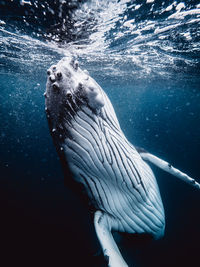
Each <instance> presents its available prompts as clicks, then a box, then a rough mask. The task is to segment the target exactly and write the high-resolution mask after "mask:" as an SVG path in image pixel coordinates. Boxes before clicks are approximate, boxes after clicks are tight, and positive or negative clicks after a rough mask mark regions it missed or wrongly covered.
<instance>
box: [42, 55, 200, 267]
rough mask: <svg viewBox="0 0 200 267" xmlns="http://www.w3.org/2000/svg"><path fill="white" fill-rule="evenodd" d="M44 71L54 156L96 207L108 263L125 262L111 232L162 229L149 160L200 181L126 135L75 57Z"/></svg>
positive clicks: (120, 266)
mask: <svg viewBox="0 0 200 267" xmlns="http://www.w3.org/2000/svg"><path fill="white" fill-rule="evenodd" d="M47 75H48V78H47V83H46V91H45V93H44V95H45V110H46V114H47V119H48V124H49V129H50V132H51V135H52V138H53V142H54V144H55V146H56V150H57V152H58V155H59V156H60V158H62V161H63V165H64V168H65V167H66V168H69V169H70V171H71V173H72V175H73V179H74V180H75V181H76V182H77V183H80V184H82V185H83V187H84V189H85V191H86V192H87V194H88V197H89V199H90V201H91V203H92V205H93V207H94V209H95V213H94V226H95V230H96V234H97V237H98V240H99V242H100V245H101V247H102V251H103V254H104V256H105V258H106V260H107V261H108V266H110V267H125V266H128V265H127V263H126V262H125V260H124V259H123V257H122V255H121V253H120V251H119V249H118V247H117V244H116V243H115V240H114V238H113V236H112V231H119V232H127V233H130V234H134V233H137V234H140V233H141V234H142V233H148V234H150V235H152V236H153V237H154V238H155V239H158V238H160V237H162V236H163V234H164V230H165V215H164V208H163V204H162V200H161V196H160V192H159V188H158V185H157V182H156V179H155V176H154V174H153V172H152V170H151V168H150V166H149V165H148V162H151V163H153V164H155V165H157V166H158V167H160V168H161V169H163V170H164V171H167V172H169V173H171V174H172V175H175V176H177V177H178V178H180V179H182V180H184V181H185V182H188V183H189V184H191V185H192V186H194V187H196V188H198V189H199V188H200V185H199V184H198V183H197V182H196V181H195V180H194V179H192V178H191V177H189V176H188V175H186V174H184V173H183V172H181V171H179V170H178V169H176V168H174V167H173V166H172V165H171V164H169V163H168V162H166V161H164V160H161V159H160V158H158V157H156V156H154V155H152V154H150V153H148V152H146V151H145V150H143V149H138V148H135V147H134V146H133V145H132V144H131V143H130V142H129V141H128V140H127V138H126V137H125V135H124V133H123V131H122V130H121V128H120V125H119V122H118V119H117V116H116V114H115V111H114V108H113V106H112V104H111V102H110V100H109V98H108V96H107V95H106V93H105V92H104V91H103V89H102V88H101V87H100V85H98V84H97V83H96V82H95V80H94V79H93V78H92V77H91V76H90V75H89V74H88V72H87V71H85V70H82V69H81V68H80V67H79V63H78V61H77V60H75V59H73V58H70V57H66V58H63V59H61V60H60V61H59V62H58V63H57V64H56V65H53V66H51V67H50V68H49V69H48V71H47Z"/></svg>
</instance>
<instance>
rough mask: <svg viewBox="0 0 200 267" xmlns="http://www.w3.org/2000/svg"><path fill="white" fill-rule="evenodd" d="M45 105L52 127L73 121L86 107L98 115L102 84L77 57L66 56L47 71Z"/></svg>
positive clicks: (101, 98) (102, 100)
mask: <svg viewBox="0 0 200 267" xmlns="http://www.w3.org/2000/svg"><path fill="white" fill-rule="evenodd" d="M47 76H48V77H47V83H46V91H45V93H44V95H45V106H46V108H45V109H46V112H47V117H48V120H49V121H50V128H52V129H51V130H52V131H55V130H56V128H58V127H59V126H60V125H61V124H62V123H63V121H66V122H68V123H70V121H71V120H73V118H74V116H75V115H76V113H77V112H78V111H79V110H80V109H81V108H84V107H87V108H89V109H90V110H91V111H92V113H93V114H95V115H97V114H98V113H99V112H100V110H101V108H102V107H103V106H104V99H103V95H102V89H101V87H100V86H99V85H98V84H97V83H96V82H95V80H94V79H93V78H91V77H90V75H89V73H88V72H87V71H84V70H82V69H81V68H80V67H79V63H78V61H77V60H75V59H74V58H69V57H65V58H63V59H61V60H60V61H59V62H58V63H57V64H56V65H53V66H51V67H50V68H49V69H48V71H47Z"/></svg>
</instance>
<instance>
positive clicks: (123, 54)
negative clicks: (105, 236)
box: [0, 0, 200, 267]
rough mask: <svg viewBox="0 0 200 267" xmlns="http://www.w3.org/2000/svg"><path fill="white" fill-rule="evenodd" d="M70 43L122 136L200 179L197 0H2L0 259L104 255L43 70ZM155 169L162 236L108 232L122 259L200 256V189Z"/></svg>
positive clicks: (88, 259)
mask: <svg viewBox="0 0 200 267" xmlns="http://www.w3.org/2000/svg"><path fill="white" fill-rule="evenodd" d="M70 54H73V55H76V56H77V57H78V60H79V62H80V67H82V68H85V69H87V70H88V71H89V73H90V75H91V76H92V77H93V78H94V79H95V80H96V81H97V82H98V83H99V84H100V85H101V87H102V88H103V89H104V90H105V92H106V93H107V94H108V96H109V97H110V100H111V102H112V104H113V106H114V108H115V111H116V113H117V116H118V119H119V122H120V125H121V128H122V129H123V131H124V133H125V135H126V136H127V138H128V139H129V141H131V142H132V143H133V144H134V145H137V146H141V147H143V148H145V149H146V150H148V151H149V152H151V153H153V154H155V155H157V156H159V157H161V158H162V159H164V160H167V161H169V162H170V163H171V164H173V165H174V166H175V167H177V168H179V169H180V170H182V171H183V172H185V173H187V174H188V175H190V176H191V177H193V178H195V179H196V180H197V181H198V182H200V157H199V151H200V2H199V1H179V0H177V1H171V0H169V1H167V0H165V1H160V0H154V1H153V0H147V1H146V0H145V1H141V0H140V1H139V0H135V1H130V0H110V1H109V0H102V1H100V0H90V1H89V0H88V1H81V0H79V1H78V0H77V1H61V0H60V1H59V0H53V1H48V0H43V1H33V0H27V1H17V0H13V1H11V0H4V1H0V77H1V78H0V79H1V82H0V168H1V169H0V207H1V208H0V223H1V228H0V232H1V234H0V243H1V244H2V246H1V250H0V254H1V256H0V261H2V260H3V259H4V260H5V263H4V264H2V265H1V266H13V264H15V265H18V266H45V267H46V266H50V265H51V264H53V265H54V266H59V267H61V266H72V267H73V266H74V267H76V266H77V267H78V266H81V267H82V266H92V267H96V266H97V267H98V266H105V265H103V260H102V257H101V254H100V246H99V244H98V241H97V238H96V235H95V232H94V227H93V224H92V222H91V216H90V214H89V212H88V211H87V207H86V206H85V204H84V203H83V202H82V200H81V199H80V198H79V197H78V196H77V195H76V194H74V193H73V192H71V190H70V189H69V188H68V187H67V186H66V183H65V181H64V178H63V173H62V169H61V166H60V162H59V159H58V156H57V154H56V150H55V148H54V145H53V142H52V139H51V136H50V134H49V129H48V125H47V120H46V115H45V112H44V96H43V93H44V91H45V84H46V78H47V77H46V70H47V68H49V66H50V65H52V64H54V63H56V62H57V61H59V60H60V59H61V58H62V57H63V56H68V55H70ZM152 168H153V170H154V173H155V175H156V177H157V181H158V184H159V188H160V191H161V196H162V199H163V204H164V207H165V213H166V231H165V236H164V238H163V239H161V240H158V241H151V240H149V239H148V238H139V237H134V236H130V235H127V236H122V237H121V236H120V235H117V234H116V236H115V238H116V240H117V242H118V244H119V247H120V249H121V251H122V255H123V256H124V258H125V260H126V261H127V263H128V264H129V266H130V267H132V266H134V267H147V266H148V267H150V266H152V267H168V266H170V267H171V266H176V267H185V266H187V267H188V266H190V267H193V266H194V267H196V266H200V262H199V247H200V245H199V243H200V191H198V190H196V189H193V188H192V187H190V186H189V185H187V184H185V183H184V182H182V181H180V180H178V179H177V178H175V177H173V176H171V175H169V174H166V173H164V172H163V171H161V170H159V169H157V168H156V167H153V166H152ZM2 248H3V249H2ZM94 255H96V256H94Z"/></svg>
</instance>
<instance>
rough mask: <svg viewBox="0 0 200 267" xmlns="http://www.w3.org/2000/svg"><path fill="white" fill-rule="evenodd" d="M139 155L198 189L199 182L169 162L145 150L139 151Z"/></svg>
mask: <svg viewBox="0 0 200 267" xmlns="http://www.w3.org/2000/svg"><path fill="white" fill-rule="evenodd" d="M140 156H141V157H142V159H144V160H146V161H149V162H151V163H153V164H154V165H156V166H157V167H159V168H161V169H162V170H164V171H166V172H168V173H170V174H172V175H174V176H176V177H178V178H179V179H181V180H183V181H184V182H186V183H189V184H190V185H192V186H193V187H196V188H198V189H200V184H199V183H197V182H196V181H195V179H193V178H191V177H189V176H188V175H187V174H185V173H183V172H181V171H180V170H178V169H176V168H174V167H173V166H172V165H171V164H170V163H168V162H167V161H164V160H162V159H160V158H158V157H156V156H154V155H152V154H150V153H146V152H141V153H140Z"/></svg>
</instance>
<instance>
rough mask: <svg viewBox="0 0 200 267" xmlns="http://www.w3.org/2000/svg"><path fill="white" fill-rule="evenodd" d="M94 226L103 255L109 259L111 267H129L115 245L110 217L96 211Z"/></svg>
mask: <svg viewBox="0 0 200 267" xmlns="http://www.w3.org/2000/svg"><path fill="white" fill-rule="evenodd" d="M94 226H95V230H96V234H97V237H98V239H99V242H100V244H101V247H102V250H103V254H104V256H105V258H107V259H108V266H109V267H128V265H127V264H126V262H125V261H124V259H123V258H122V255H121V253H120V251H119V249H118V247H117V245H116V243H115V240H114V238H113V236H112V233H111V228H112V226H111V220H110V218H109V215H107V214H106V213H103V212H101V211H96V212H95V215H94Z"/></svg>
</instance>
